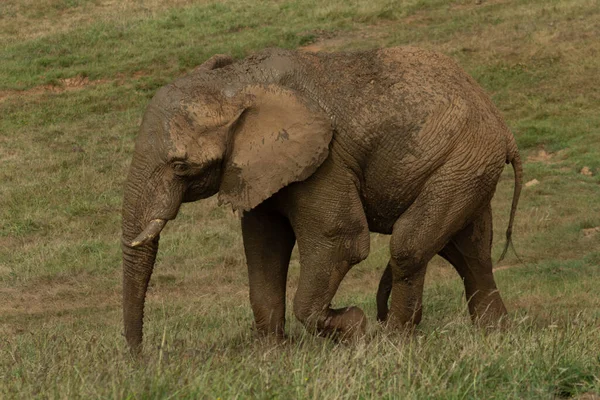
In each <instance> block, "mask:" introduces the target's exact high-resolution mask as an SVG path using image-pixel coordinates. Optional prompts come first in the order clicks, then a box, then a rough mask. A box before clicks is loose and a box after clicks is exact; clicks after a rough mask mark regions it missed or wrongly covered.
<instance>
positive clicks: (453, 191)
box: [382, 165, 493, 328]
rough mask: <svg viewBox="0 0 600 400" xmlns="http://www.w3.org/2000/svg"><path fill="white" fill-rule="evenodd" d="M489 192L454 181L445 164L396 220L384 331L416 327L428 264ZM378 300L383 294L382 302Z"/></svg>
mask: <svg viewBox="0 0 600 400" xmlns="http://www.w3.org/2000/svg"><path fill="white" fill-rule="evenodd" d="M492 189H493V188H492V187H491V186H489V187H486V186H483V185H481V183H480V182H479V181H478V180H477V179H474V178H472V177H471V176H469V175H463V176H462V177H461V176H456V175H455V167H454V166H451V165H449V166H446V168H441V169H440V170H438V172H437V174H436V176H434V177H432V179H430V181H429V182H428V185H427V187H426V188H425V189H424V190H423V192H421V193H420V194H419V196H418V197H417V199H416V200H415V201H414V202H413V204H412V205H411V206H410V207H409V208H408V209H407V210H406V212H404V214H402V215H401V216H400V218H399V219H398V220H397V221H396V223H395V224H394V227H393V231H392V238H391V242H390V253H391V259H390V264H389V265H390V268H391V271H392V289H391V294H392V299H391V302H390V310H389V317H388V326H390V327H392V328H400V327H406V326H409V327H410V326H412V325H415V324H418V323H419V322H420V320H421V314H422V298H423V284H424V280H425V270H426V268H427V264H428V262H429V261H430V260H431V258H432V257H433V256H434V255H435V254H437V253H438V252H439V251H441V250H442V248H444V246H446V244H447V243H448V242H449V241H450V239H451V238H452V237H453V236H454V235H455V234H456V233H457V232H458V231H460V230H461V229H462V228H463V227H464V226H466V225H467V223H468V222H469V221H470V220H471V219H472V218H473V215H474V213H476V212H477V210H481V208H482V206H483V205H484V204H486V203H488V202H489V199H490V198H491V196H492ZM383 295H385V291H384V290H383V291H382V299H383ZM382 303H383V300H382Z"/></svg>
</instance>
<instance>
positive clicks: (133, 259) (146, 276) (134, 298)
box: [123, 240, 158, 353]
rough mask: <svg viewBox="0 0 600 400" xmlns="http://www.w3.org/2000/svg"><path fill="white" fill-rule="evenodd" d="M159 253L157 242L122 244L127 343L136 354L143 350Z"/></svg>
mask: <svg viewBox="0 0 600 400" xmlns="http://www.w3.org/2000/svg"><path fill="white" fill-rule="evenodd" d="M157 250H158V240H153V241H152V242H150V243H147V244H145V245H143V246H139V247H137V248H133V247H130V246H129V245H128V244H127V243H126V242H124V243H123V322H124V327H125V338H126V339H127V344H128V345H129V347H130V349H131V350H132V351H133V352H134V353H139V351H140V350H141V347H142V346H141V345H142V325H143V319H144V303H145V300H146V290H147V289H148V282H150V276H151V275H152V269H153V268H154V260H155V259H156V252H157Z"/></svg>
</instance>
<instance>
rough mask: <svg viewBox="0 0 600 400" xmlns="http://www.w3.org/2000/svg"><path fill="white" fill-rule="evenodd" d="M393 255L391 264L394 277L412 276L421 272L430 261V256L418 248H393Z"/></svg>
mask: <svg viewBox="0 0 600 400" xmlns="http://www.w3.org/2000/svg"><path fill="white" fill-rule="evenodd" d="M391 253H392V257H391V260H390V264H391V267H392V271H393V273H394V277H400V278H401V277H404V276H411V275H413V274H414V273H415V272H418V271H420V270H421V268H422V266H423V265H424V264H426V263H427V262H428V261H429V259H428V254H427V253H426V252H425V251H424V250H422V249H418V248H413V247H397V248H394V247H392V249H391Z"/></svg>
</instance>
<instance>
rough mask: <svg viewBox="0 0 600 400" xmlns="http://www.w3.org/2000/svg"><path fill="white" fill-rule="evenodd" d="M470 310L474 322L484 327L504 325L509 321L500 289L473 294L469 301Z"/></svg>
mask: <svg viewBox="0 0 600 400" xmlns="http://www.w3.org/2000/svg"><path fill="white" fill-rule="evenodd" d="M469 312H470V314H471V319H472V321H473V323H474V324H475V325H477V326H479V327H482V328H486V329H487V328H495V327H502V326H503V325H504V324H506V322H507V318H506V316H507V315H508V312H507V311H506V307H505V306H504V303H503V302H502V299H501V298H500V294H499V293H498V290H493V291H491V292H490V293H485V294H484V293H477V294H476V295H475V296H473V298H472V299H471V300H470V301H469Z"/></svg>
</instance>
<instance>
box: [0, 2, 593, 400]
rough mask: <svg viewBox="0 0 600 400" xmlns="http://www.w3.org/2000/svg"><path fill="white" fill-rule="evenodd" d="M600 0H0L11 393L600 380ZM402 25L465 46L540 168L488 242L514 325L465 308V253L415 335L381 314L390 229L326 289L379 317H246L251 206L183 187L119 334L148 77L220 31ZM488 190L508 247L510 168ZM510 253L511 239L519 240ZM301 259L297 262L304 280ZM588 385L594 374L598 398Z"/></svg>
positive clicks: (387, 35) (344, 35) (3, 295)
mask: <svg viewBox="0 0 600 400" xmlns="http://www.w3.org/2000/svg"><path fill="white" fill-rule="evenodd" d="M598 21H600V9H598V7H597V2H596V1H587V0H552V1H544V0H518V1H507V0H483V1H475V0H456V1H441V0H406V1H401V2H400V1H398V2H390V1H383V0H372V1H370V2H358V1H352V2H347V1H341V0H339V1H338V0H326V1H319V2H317V1H311V0H296V1H285V0H284V1H277V2H251V1H247V0H244V1H228V0H226V1H221V2H212V1H186V0H169V1H154V0H151V1H132V0H129V1H108V0H41V1H33V0H5V1H3V2H2V6H1V8H0V44H1V47H0V115H1V118H0V182H1V184H0V221H2V222H1V223H0V299H1V301H0V333H1V335H2V339H1V340H2V345H1V346H0V397H1V398H80V397H83V398H107V397H114V398H170V397H175V398H223V399H224V398H249V397H252V398H254V397H257V398H443V399H447V398H500V399H505V398H519V399H521V398H555V397H562V398H569V397H574V398H580V399H592V398H595V397H594V396H597V394H598V393H600V377H599V376H600V358H599V356H600V351H599V350H598V349H600V332H599V331H600V323H599V318H600V294H599V293H600V291H599V290H598V288H599V287H600V203H599V201H598V199H600V133H599V132H600V114H599V113H598V110H599V109H600V85H598V76H600V64H599V63H598V61H597V60H598V59H599V57H600V41H598V37H600V24H599V23H598ZM403 44H410V45H416V46H421V47H426V48H429V49H433V50H437V51H441V52H443V53H445V54H447V55H449V56H451V57H453V58H454V59H455V60H456V61H457V62H458V63H459V64H461V65H462V66H463V67H464V68H465V69H466V70H467V71H468V72H469V73H470V74H471V75H472V76H473V77H474V78H475V79H476V80H477V81H478V82H479V83H480V84H481V85H482V86H483V87H484V88H485V90H486V91H487V92H488V93H490V95H491V96H492V99H493V100H494V102H495V103H496V104H497V105H498V107H499V109H500V110H501V111H502V113H503V115H504V116H505V117H506V120H507V122H508V124H509V126H510V127H511V129H512V130H513V132H514V133H515V136H516V138H517V142H518V145H519V148H520V149H521V152H522V155H523V158H524V160H525V182H526V183H527V185H526V187H525V188H524V189H523V193H522V198H521V203H520V206H519V211H518V214H517V220H516V224H515V229H514V248H515V250H516V253H515V252H512V251H511V252H509V255H508V257H507V258H506V260H505V261H503V262H502V263H499V264H497V265H496V277H497V282H498V286H499V288H500V290H501V292H502V294H503V296H504V298H505V300H506V305H507V308H508V309H509V313H510V324H509V327H508V328H507V329H506V330H503V331H496V332H491V333H488V334H485V333H483V332H481V331H479V330H477V329H475V328H474V327H472V326H471V325H470V323H469V318H468V315H467V312H466V306H465V304H464V299H463V290H462V287H461V283H460V281H459V279H458V277H457V275H456V273H455V272H454V271H453V270H452V269H451V268H450V267H449V266H448V265H447V264H446V263H445V262H443V261H442V260H441V259H439V258H436V259H435V260H434V261H432V263H431V265H430V267H429V269H428V275H427V283H426V291H425V297H424V301H425V305H424V307H425V309H424V321H423V323H422V325H421V326H420V328H419V330H418V331H417V332H416V333H415V335H414V336H410V337H399V336H395V335H387V334H385V333H384V332H382V330H381V329H380V328H379V327H378V326H377V324H376V322H375V302H374V299H375V290H376V286H377V282H378V278H379V276H380V274H381V272H382V270H383V267H384V266H385V263H386V261H387V258H388V255H389V251H388V238H387V237H385V236H380V235H373V236H372V243H371V255H370V256H369V258H368V259H367V260H366V261H365V262H363V263H361V264H360V265H358V266H357V267H355V268H354V269H353V270H352V271H351V272H350V273H349V275H348V276H347V278H346V279H345V280H344V282H343V284H342V286H341V288H340V290H339V293H338V295H337V296H336V298H335V299H334V305H340V306H341V305H350V304H355V305H359V306H360V307H362V308H363V309H364V310H365V311H366V312H367V314H368V316H369V323H370V327H369V332H368V336H367V337H366V338H365V339H364V340H361V341H359V343H356V344H353V345H338V344H335V343H331V342H329V341H327V340H324V339H322V338H313V337H310V336H307V335H305V334H304V331H303V329H302V327H301V326H300V324H298V323H297V322H296V321H294V319H293V316H292V315H291V313H290V315H289V316H288V329H287V330H288V333H289V335H290V339H289V341H288V342H287V343H285V344H283V345H281V346H273V345H272V344H268V343H261V342H259V341H257V340H256V338H255V337H254V335H253V333H252V331H251V329H250V327H251V322H252V315H251V311H250V305H249V301H248V288H247V278H246V273H245V264H244V256H243V251H242V242H241V237H240V231H239V226H238V225H239V221H238V219H237V217H236V216H235V215H234V214H233V213H232V212H231V211H230V210H228V209H226V208H219V207H218V206H217V204H216V200H214V199H209V200H206V201H203V202H198V203H193V204H186V205H185V206H184V207H183V208H182V211H181V213H180V215H179V217H178V218H177V220H176V221H174V222H173V223H170V224H169V225H168V226H167V228H165V231H164V234H163V235H162V239H161V251H160V254H159V259H158V262H157V266H156V269H155V273H154V276H153V278H152V283H151V289H150V291H149V297H148V302H147V313H146V326H145V334H146V336H145V344H146V347H145V351H144V358H143V360H141V361H134V360H131V359H130V358H129V356H128V353H127V352H126V348H125V343H124V339H123V337H122V336H121V332H122V325H121V310H120V296H121V288H120V279H121V270H120V247H119V240H120V205H121V200H122V185H123V181H124V177H125V175H126V171H127V168H128V165H129V162H130V159H131V154H132V149H133V139H134V137H135V134H136V132H137V129H138V126H139V123H140V118H141V115H142V113H143V110H144V107H145V106H146V104H147V103H148V101H149V99H150V98H151V97H152V95H153V94H154V93H155V91H156V90H157V89H158V88H159V87H160V86H162V85H164V84H166V83H168V82H169V81H171V80H173V79H174V78H175V77H177V76H181V75H182V74H185V73H186V72H187V71H190V70H191V69H193V68H194V67H195V66H196V65H198V64H200V63H201V62H202V61H204V60H205V59H207V58H208V57H209V56H211V55H212V54H215V53H229V54H232V55H233V56H234V57H237V58H239V57H243V56H245V55H247V54H249V53H251V52H252V51H255V50H258V49H262V48H264V47H269V46H280V47H286V48H298V47H300V48H303V49H304V50H305V51H335V50H352V49H361V48H373V47H381V46H392V45H403ZM512 185H513V179H512V171H511V170H510V168H507V170H506V171H505V174H504V175H503V177H502V180H501V182H500V184H499V187H498V190H497V194H496V196H495V198H494V203H493V207H494V219H495V220H494V222H495V241H494V257H495V259H497V258H498V256H499V254H500V252H501V250H502V247H503V245H504V230H505V229H506V224H507V220H508V214H509V209H510V200H511V196H512V188H513V186H512ZM517 254H518V257H517ZM297 274H298V263H297V258H296V256H294V259H293V261H292V270H291V277H290V282H289V293H290V295H289V297H290V299H291V298H292V296H293V293H294V290H295V287H296V282H297ZM596 398H597V397H596Z"/></svg>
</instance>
